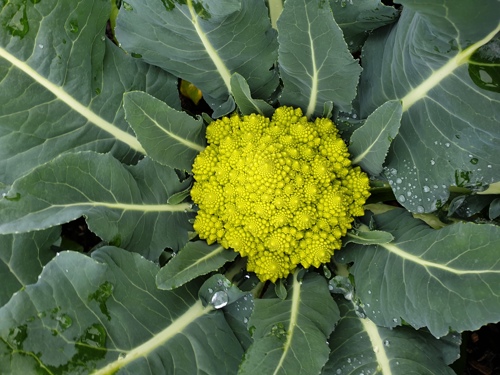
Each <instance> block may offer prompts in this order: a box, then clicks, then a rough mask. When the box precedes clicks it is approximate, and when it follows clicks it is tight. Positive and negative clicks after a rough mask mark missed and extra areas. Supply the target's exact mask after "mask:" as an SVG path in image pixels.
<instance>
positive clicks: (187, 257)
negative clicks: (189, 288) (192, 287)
mask: <svg viewBox="0 0 500 375" xmlns="http://www.w3.org/2000/svg"><path fill="white" fill-rule="evenodd" d="M237 255H238V253H236V252H234V251H232V250H227V249H224V248H223V247H222V246H220V245H212V246H210V245H207V243H206V241H196V242H188V243H187V245H186V246H184V247H183V248H182V249H181V251H179V253H178V254H177V255H176V256H175V257H173V258H172V259H171V260H170V261H169V262H168V263H167V264H166V265H165V267H163V268H162V269H161V270H160V272H158V275H157V276H156V283H157V284H158V288H160V289H166V290H171V289H175V288H177V287H179V286H181V285H183V284H185V283H187V282H188V281H191V280H193V279H195V278H196V277H198V276H200V275H205V274H207V273H209V272H212V271H215V270H216V269H218V268H220V267H222V266H223V265H224V264H225V263H226V262H228V261H231V260H234V259H235V258H236V256H237Z"/></svg>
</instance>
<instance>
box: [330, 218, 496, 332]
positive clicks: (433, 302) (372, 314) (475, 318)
mask: <svg viewBox="0 0 500 375" xmlns="http://www.w3.org/2000/svg"><path fill="white" fill-rule="evenodd" d="M374 218H375V223H376V225H377V228H378V229H380V230H383V231H386V232H390V233H391V234H392V235H393V236H394V238H395V240H394V241H393V242H391V243H388V244H380V245H368V246H363V245H356V244H348V245H347V246H346V248H344V249H342V251H341V252H339V253H337V260H339V261H340V262H341V263H350V262H354V264H353V266H352V267H351V268H350V272H351V273H352V274H353V275H354V277H355V280H356V292H357V295H358V297H359V298H360V299H361V302H362V303H364V304H365V306H369V308H367V309H365V311H366V315H367V316H368V317H369V318H370V319H371V320H372V321H373V322H374V323H375V324H377V325H381V326H384V327H395V326H397V325H399V324H401V319H403V320H404V321H406V322H407V323H409V324H411V325H412V326H413V327H415V328H421V327H428V328H429V330H430V332H431V333H432V334H433V335H434V336H436V337H441V336H445V335H446V334H447V333H448V332H449V330H450V329H452V330H455V331H457V332H462V331H465V330H470V331H472V330H476V329H478V328H479V327H481V326H482V325H484V324H487V323H488V322H498V321H500V293H497V292H496V291H497V290H498V285H500V253H499V251H498V249H499V248H500V228H499V227H498V226H495V225H488V224H482V225H480V224H474V223H456V224H454V225H450V226H447V227H444V228H442V229H439V230H436V229H432V228H430V227H428V226H427V224H425V223H424V222H422V221H420V220H418V219H414V218H413V217H412V215H411V214H410V213H408V212H407V211H405V210H403V209H394V210H391V211H388V212H386V213H384V214H381V215H376V216H374Z"/></svg>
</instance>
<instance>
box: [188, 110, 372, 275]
mask: <svg viewBox="0 0 500 375" xmlns="http://www.w3.org/2000/svg"><path fill="white" fill-rule="evenodd" d="M206 137H207V141H208V146H207V148H206V149H205V150H204V151H202V152H201V153H200V154H199V155H198V156H197V157H196V159H195V161H194V164H193V174H194V178H195V183H194V186H193V188H192V189H191V197H192V199H193V201H194V202H195V203H196V204H197V205H198V207H199V211H198V214H197V217H196V219H195V222H194V229H195V230H196V232H197V233H198V234H199V236H200V238H202V239H206V240H207V242H208V243H209V244H210V243H214V242H218V243H220V244H221V245H222V246H223V247H225V248H232V249H234V250H235V251H237V252H238V253H240V254H241V255H242V256H245V257H248V263H247V269H248V270H249V271H254V272H255V273H256V274H257V276H258V277H259V278H260V280H262V281H265V280H271V281H273V282H274V281H276V280H277V279H278V278H283V277H286V276H287V275H288V274H289V273H290V272H292V271H293V270H294V269H295V268H296V267H297V265H299V264H301V265H302V266H303V267H305V268H308V267H311V266H314V267H319V266H320V265H321V264H323V263H327V262H329V261H330V258H331V257H332V255H333V252H334V250H336V249H340V247H341V238H342V237H343V236H345V234H346V232H347V230H348V229H350V228H351V223H352V221H353V220H354V217H355V216H361V215H363V205H364V204H365V201H366V199H367V197H368V196H369V194H370V193H369V180H368V177H367V175H366V174H365V173H364V172H362V171H361V170H360V168H359V167H354V168H353V167H352V166H351V161H350V159H349V153H348V150H347V147H346V145H345V143H344V141H343V140H342V139H341V138H340V137H339V135H338V131H337V128H336V127H335V125H334V124H333V122H332V121H331V120H329V119H324V118H318V119H316V120H315V121H314V122H310V121H308V120H307V118H306V117H305V116H303V114H302V111H301V110H300V109H294V108H291V107H280V108H278V109H276V111H275V113H274V115H273V117H272V119H269V118H266V117H264V116H261V115H256V114H252V115H249V116H243V117H240V116H238V115H233V116H231V117H224V118H222V119H219V120H217V121H214V122H212V123H211V124H210V125H208V127H207V132H206Z"/></svg>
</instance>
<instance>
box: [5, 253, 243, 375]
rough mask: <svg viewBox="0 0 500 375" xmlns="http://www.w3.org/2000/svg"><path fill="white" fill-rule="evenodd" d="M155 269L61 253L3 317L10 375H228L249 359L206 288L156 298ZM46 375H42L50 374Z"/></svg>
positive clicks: (133, 259) (108, 256)
mask: <svg viewBox="0 0 500 375" xmlns="http://www.w3.org/2000/svg"><path fill="white" fill-rule="evenodd" d="M157 272H158V266H157V265H156V264H154V263H152V262H150V261H148V260H146V259H144V258H143V257H141V256H140V255H139V254H134V253H130V252H127V251H125V250H122V249H118V248H113V247H106V248H102V249H99V250H97V251H96V252H94V253H93V255H92V258H90V257H88V256H86V255H83V254H79V253H75V252H62V253H61V254H60V255H59V256H58V257H56V258H55V259H54V260H53V261H52V262H50V263H49V264H48V265H47V266H46V267H45V269H44V271H43V272H42V274H41V277H40V279H39V280H38V282H37V283H36V284H33V285H29V286H27V287H26V289H25V290H23V291H22V292H19V293H18V294H17V295H16V296H14V297H13V298H12V299H11V300H10V301H9V303H7V304H6V305H5V306H3V307H2V308H1V309H0V363H1V364H0V366H1V367H0V369H2V370H3V371H4V372H3V373H12V374H21V373H22V374H33V373H48V374H60V373H64V374H68V373H71V374H73V373H79V374H88V373H91V372H92V374H94V375H104V374H114V373H115V372H116V371H118V370H120V372H119V373H123V374H147V373H152V374H161V373H168V374H230V373H235V372H236V371H237V367H238V363H239V361H240V357H241V355H242V354H243V351H242V349H241V346H240V344H239V343H238V341H237V340H236V338H235V336H234V335H233V334H232V332H231V330H230V328H229V326H228V324H227V323H226V321H225V319H224V314H223V313H222V312H220V311H214V308H213V306H212V305H207V306H204V305H203V304H202V302H201V300H199V299H198V298H197V293H198V288H199V283H194V284H189V285H187V286H185V287H181V288H178V289H176V291H175V292H170V291H162V290H159V289H157V288H156V284H155V275H156V273H157ZM43 371H44V372H43Z"/></svg>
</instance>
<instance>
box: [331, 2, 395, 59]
mask: <svg viewBox="0 0 500 375" xmlns="http://www.w3.org/2000/svg"><path fill="white" fill-rule="evenodd" d="M330 6H331V7H332V11H333V17H335V21H337V24H338V25H339V26H340V28H341V29H342V32H343V33H344V39H345V41H346V42H347V45H348V46H349V50H350V51H351V52H356V51H359V50H360V49H361V47H362V46H363V43H364V42H365V40H366V38H367V37H368V34H369V31H372V30H374V29H377V28H379V27H382V26H385V25H387V24H390V23H392V22H394V21H395V20H396V19H397V17H398V15H399V12H398V11H397V10H396V9H395V8H394V7H391V6H385V5H384V4H382V2H381V1H380V0H363V1H353V0H330Z"/></svg>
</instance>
